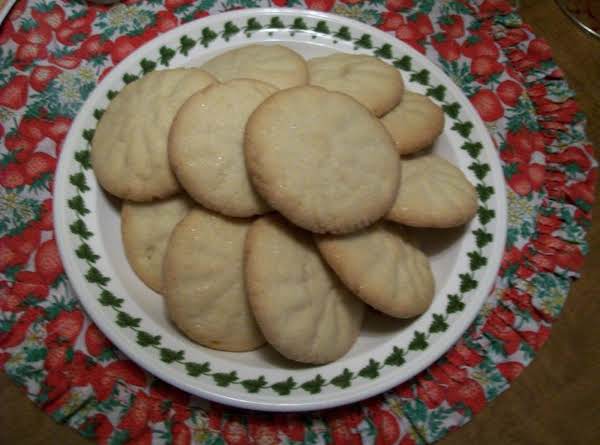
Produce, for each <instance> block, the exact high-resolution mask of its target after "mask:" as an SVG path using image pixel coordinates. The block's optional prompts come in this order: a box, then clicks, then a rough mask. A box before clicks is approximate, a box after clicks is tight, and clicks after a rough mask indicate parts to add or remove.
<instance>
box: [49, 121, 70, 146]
mask: <svg viewBox="0 0 600 445" xmlns="http://www.w3.org/2000/svg"><path fill="white" fill-rule="evenodd" d="M71 122H72V120H71V119H70V118H68V117H63V116H58V117H55V118H54V119H53V120H52V121H51V122H49V123H48V124H47V126H46V131H47V132H48V134H47V135H48V137H49V138H50V139H52V140H53V141H54V142H56V143H57V144H58V143H60V142H62V141H63V139H64V138H65V136H66V135H67V133H68V132H69V128H71Z"/></svg>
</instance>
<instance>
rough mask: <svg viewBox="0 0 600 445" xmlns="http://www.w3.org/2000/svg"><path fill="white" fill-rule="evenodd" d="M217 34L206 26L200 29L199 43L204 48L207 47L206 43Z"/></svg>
mask: <svg viewBox="0 0 600 445" xmlns="http://www.w3.org/2000/svg"><path fill="white" fill-rule="evenodd" d="M217 36H218V34H217V33H216V32H214V31H213V30H212V29H210V28H208V27H206V28H203V29H202V38H201V39H200V43H202V45H203V46H204V47H205V48H208V44H209V43H210V42H212V41H213V40H215V39H216V38H217Z"/></svg>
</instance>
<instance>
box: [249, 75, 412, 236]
mask: <svg viewBox="0 0 600 445" xmlns="http://www.w3.org/2000/svg"><path fill="white" fill-rule="evenodd" d="M306 88H309V89H313V90H317V91H321V92H326V93H327V94H337V95H341V96H344V97H346V98H348V99H350V100H352V101H354V102H355V103H356V104H358V105H359V106H361V107H363V108H364V109H365V111H367V112H368V113H369V115H370V116H371V117H372V118H373V119H374V120H375V121H377V122H378V125H379V126H380V127H381V129H382V130H383V132H384V133H385V134H386V135H387V136H388V138H389V142H390V146H391V147H392V148H395V146H396V144H395V143H394V141H393V139H392V137H391V135H390V134H389V132H388V131H387V129H386V128H385V126H384V125H383V123H381V121H380V120H379V119H378V118H377V117H375V116H374V115H373V114H372V113H371V111H370V110H369V109H368V108H366V107H365V106H364V105H362V104H361V103H360V102H358V101H357V100H356V99H354V98H353V97H352V96H350V95H348V94H346V93H340V92H337V91H330V90H327V89H326V88H323V87H319V86H315V85H302V86H297V87H292V88H288V89H285V90H279V91H277V92H275V93H274V94H272V95H271V96H269V97H268V98H267V99H266V100H265V101H263V103H262V104H260V105H259V106H258V107H257V108H256V109H255V110H254V112H253V113H252V114H251V115H250V117H249V118H248V122H247V123H246V130H245V132H244V157H245V161H246V168H247V169H248V174H249V176H250V181H251V182H252V185H253V186H254V187H255V189H256V191H257V192H258V193H259V195H260V196H262V197H263V199H264V200H265V201H266V202H267V203H268V204H269V206H271V207H272V208H273V209H274V210H276V211H278V212H280V213H281V214H282V215H283V216H285V218H287V219H288V220H289V221H291V222H292V223H294V224H295V225H297V226H299V227H301V228H303V229H305V230H307V231H310V232H313V233H319V234H337V235H343V234H347V233H352V232H355V231H358V230H360V229H363V228H365V227H368V226H370V225H372V224H374V223H376V222H377V221H379V220H381V219H383V218H385V216H386V215H387V214H388V213H389V211H390V210H391V209H392V207H393V205H394V203H395V202H396V197H397V195H398V188H399V186H400V182H401V176H402V160H401V158H400V156H399V155H398V158H397V174H396V184H395V185H394V187H393V190H395V193H390V196H389V197H388V200H387V202H385V203H382V205H381V209H378V211H377V212H372V214H374V215H375V216H372V217H369V218H366V217H364V218H362V219H361V220H360V221H359V222H357V223H353V224H341V225H340V224H339V222H338V224H336V225H335V227H334V226H333V225H331V226H328V225H326V224H315V223H314V222H312V221H310V220H309V219H310V218H308V219H307V218H305V217H304V216H302V215H298V214H297V213H296V212H294V207H295V206H294V205H293V204H292V205H291V206H290V202H289V200H288V199H285V197H281V196H280V195H279V194H278V193H279V192H278V190H277V187H272V186H269V174H265V172H264V171H261V168H260V167H258V165H259V164H260V151H261V150H260V148H258V147H259V144H257V143H255V141H253V140H252V137H251V134H250V133H251V132H252V131H253V128H255V127H258V128H260V127H262V125H261V124H260V123H256V120H257V119H258V118H257V115H258V114H257V111H258V110H260V109H261V108H262V107H263V106H267V105H268V104H269V103H270V102H271V101H272V100H274V99H275V98H276V96H277V95H278V94H284V93H287V92H289V91H291V90H297V89H306ZM394 153H395V154H397V151H396V150H395V149H394ZM271 182H273V181H272V180H271ZM279 203H284V204H282V205H280V204H279ZM289 207H292V208H291V209H290V208H289ZM386 209H387V210H386ZM325 226H327V227H325ZM340 227H341V228H340Z"/></svg>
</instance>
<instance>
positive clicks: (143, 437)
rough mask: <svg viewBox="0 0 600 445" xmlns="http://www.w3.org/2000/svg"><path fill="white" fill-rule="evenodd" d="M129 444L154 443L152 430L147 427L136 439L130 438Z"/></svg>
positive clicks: (150, 444) (142, 444) (143, 444)
mask: <svg viewBox="0 0 600 445" xmlns="http://www.w3.org/2000/svg"><path fill="white" fill-rule="evenodd" d="M127 445H152V430H150V428H145V429H144V430H143V431H142V432H141V433H140V435H139V436H137V437H136V438H135V439H132V440H128V441H127Z"/></svg>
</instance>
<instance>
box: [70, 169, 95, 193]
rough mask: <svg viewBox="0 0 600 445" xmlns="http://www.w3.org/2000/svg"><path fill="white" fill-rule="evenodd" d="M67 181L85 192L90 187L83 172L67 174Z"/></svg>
mask: <svg viewBox="0 0 600 445" xmlns="http://www.w3.org/2000/svg"><path fill="white" fill-rule="evenodd" d="M69 182H70V183H71V184H73V185H74V186H75V187H77V189H78V190H79V191H80V192H82V193H83V192H87V191H88V190H89V189H90V188H89V187H88V185H87V181H86V179H85V175H84V174H83V173H81V172H80V173H74V174H72V175H71V176H69Z"/></svg>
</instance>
